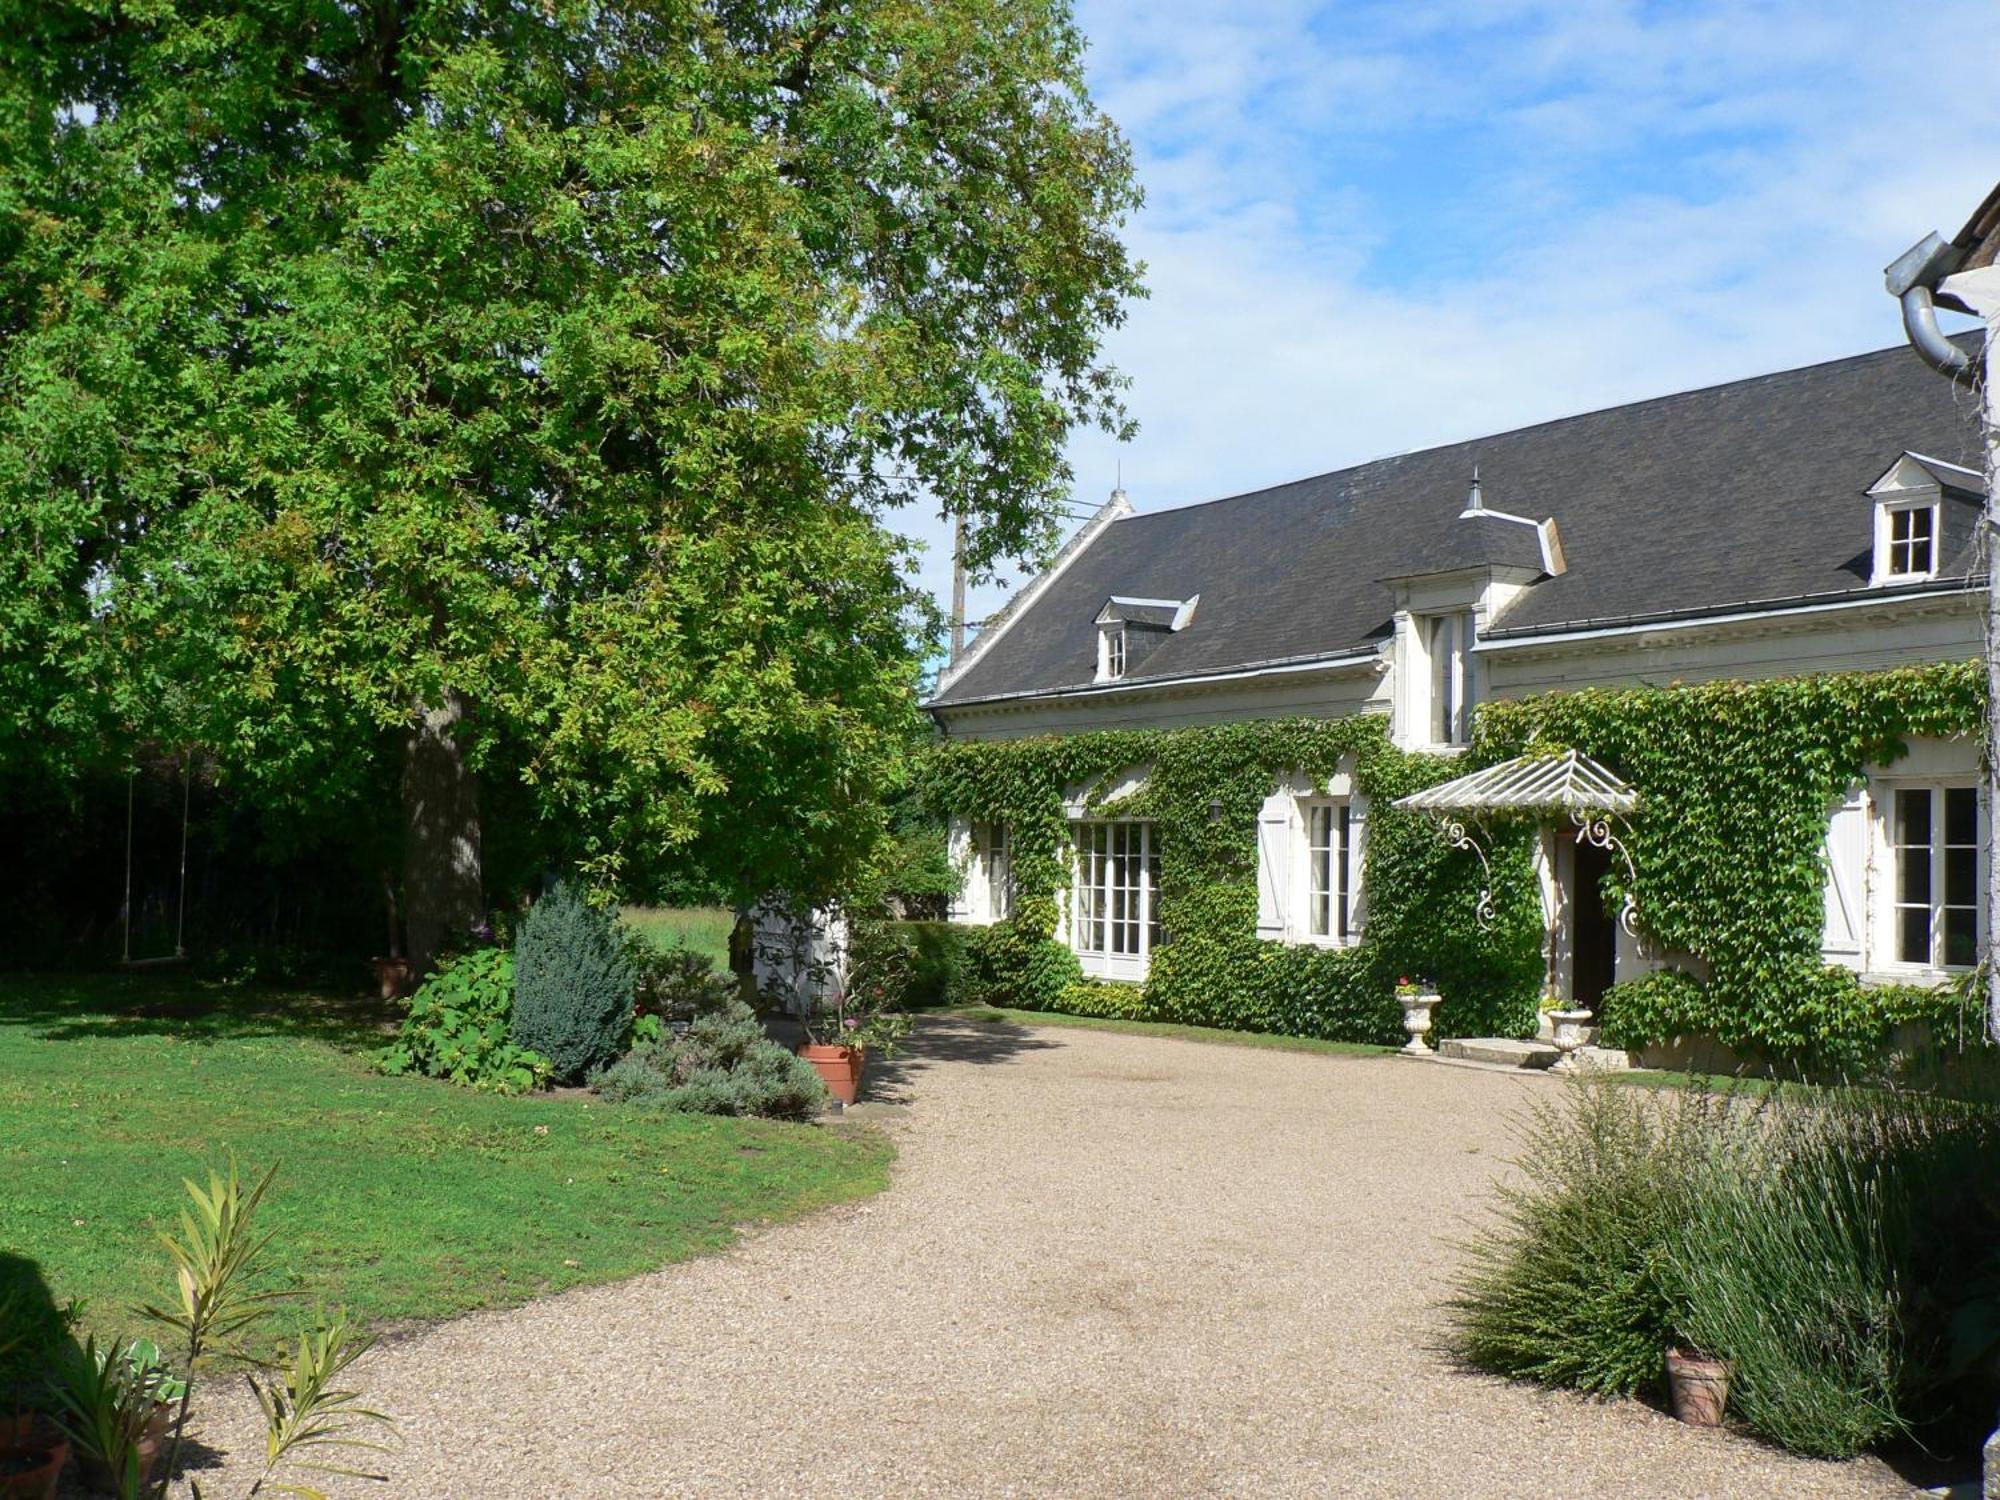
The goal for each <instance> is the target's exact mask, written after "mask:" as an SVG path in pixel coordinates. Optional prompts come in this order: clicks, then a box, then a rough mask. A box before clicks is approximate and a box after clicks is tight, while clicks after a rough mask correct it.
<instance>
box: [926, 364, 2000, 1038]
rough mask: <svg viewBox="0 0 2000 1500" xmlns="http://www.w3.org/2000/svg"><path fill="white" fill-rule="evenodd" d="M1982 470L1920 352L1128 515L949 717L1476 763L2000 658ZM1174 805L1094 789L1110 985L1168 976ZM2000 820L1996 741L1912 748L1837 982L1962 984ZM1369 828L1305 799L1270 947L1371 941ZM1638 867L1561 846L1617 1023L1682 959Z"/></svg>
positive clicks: (1561, 988)
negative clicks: (1633, 892)
mask: <svg viewBox="0 0 2000 1500" xmlns="http://www.w3.org/2000/svg"><path fill="white" fill-rule="evenodd" d="M1978 441H1979V439H1978V428H1977V425H1976V412H1975V411H1974V410H1973V409H1972V407H1971V405H1970V404H1969V403H1967V402H1964V401H1962V400H1961V399H1960V398H1959V397H1958V396H1957V394H1956V393H1955V391H1954V389H1953V388H1952V387H1951V386H1950V385H1949V384H1948V383H1947V382H1945V381H1943V380H1940V379H1939V378H1938V377H1937V376H1936V375H1935V374H1933V373H1932V372H1931V371H1930V370H1929V369H1927V368H1925V367H1924V366H1923V365H1922V364H1921V363H1920V362H1919V360H1918V358H1917V356H1916V355H1915V354H1914V353H1912V352H1911V351H1910V350H1909V349H1908V348H1907V347H1903V346H1899V347H1897V348H1894V349H1889V350H1883V351H1880V352H1877V353H1872V354H1864V355H1860V356H1857V357H1854V358H1849V359H1843V360H1837V361H1834V362H1832V363H1828V364H1821V365H1814V366H1811V367H1809V368H1805V369H1798V370H1790V371H1785V372H1782V373H1779V374H1775V375H1767V376H1762V377H1759V378H1756V379H1752V380H1743V381H1737V382H1733V383H1731V384H1727V385H1721V386H1715V387H1711V388H1708V389H1704V390H1696V391H1688V392H1683V393H1680V394H1676V395H1670V396H1665V397H1661V398H1659V399H1656V400H1650V401H1642V402H1638V403H1634V404H1632V405H1627V406H1620V407H1616V408H1613V409H1610V410H1606V411H1599V412H1593V413H1589V414H1587V415H1583V416H1577V417H1570V418H1566V419H1563V420H1561V421H1555V422H1547V423H1543V424H1540V425H1538V426H1534V427H1528V428H1523V429H1520V430H1519V431H1515V432H1506V433H1500V434H1496V435H1493V436H1490V437H1485V438H1481V439H1479V440H1477V441H1475V442H1465V443H1456V444H1451V445H1448V446H1444V447H1438V448H1431V449H1427V450H1423V451H1419V452H1414V453H1408V454H1402V455H1398V456H1396V457H1392V458H1386V459H1381V460H1377V461H1375V462H1372V463H1366V464H1362V465H1359V466H1357V467H1354V468H1350V469H1343V470H1339V471H1336V472H1334V473H1329V474H1324V475H1320V476H1317V477H1314V478H1310V479H1304V480H1300V481H1298V482H1296V483H1291V484H1284V485H1279V486H1276V487H1273V488H1270V489H1265V490H1259V491H1256V492H1254V493H1250V494H1243V495H1236V496H1231V497H1229V498H1226V499H1219V500H1214V501H1210V502H1208V503H1206V504H1201V505H1194V506H1189V507H1186V508H1183V509H1177V510H1166V511H1160V512H1155V513H1150V514H1139V513H1136V512H1135V511H1134V510H1133V508H1132V506H1131V505H1130V504H1129V502H1128V501H1127V499H1126V497H1125V495H1124V494H1123V493H1122V492H1118V493H1114V494H1113V495H1112V497H1111V499H1110V501H1109V502H1108V503H1107V504H1105V505H1104V506H1103V508H1102V509H1101V510H1099V511H1098V513H1097V514H1096V515H1095V516H1094V517H1093V518H1092V519H1091V521H1090V522H1089V523H1088V524H1086V525H1085V526H1084V527H1083V528H1082V530H1081V531H1080V532H1079V533H1078V534H1077V535H1076V537H1075V538H1074V539H1073V540H1072V541H1071V542H1070V543H1069V545H1068V546H1067V547H1066V548H1065V549H1064V550H1063V551H1062V552H1061V553H1060V554H1059V555H1058V556H1057V557H1056V559H1055V560H1054V562H1053V563H1052V565H1051V566H1050V567H1049V568H1048V569H1047V571H1045V572H1044V573H1043V574H1042V575H1041V576H1040V577H1038V578H1036V579H1035V580H1033V581H1032V582H1031V583H1029V584H1028V585H1027V586H1026V587H1025V588H1023V589H1022V590H1021V591H1020V592H1019V593H1018V594H1017V595H1016V596H1015V597H1014V598H1013V600H1012V601H1010V602H1009V604H1008V605H1007V607H1006V608H1005V609H1004V610H1002V611H1000V612H999V613H998V614H997V615H996V616H995V617H994V618H993V619H992V620H990V621H989V622H988V623H987V624H986V626H985V628H984V629H983V630H981V631H980V633H979V634H978V636H977V637H976V638H975V639H974V641H973V642H972V644H971V645H970V647H969V648H968V649H967V650H966V651H965V653H964V654H963V655H962V656H961V657H960V658H959V659H958V660H957V661H956V662H954V663H953V664H952V665H951V666H950V667H949V668H948V669H947V670H946V671H945V672H944V673H943V674H942V675H941V677H940V680H939V684H938V688H937V691H936V693H935V695H934V696H933V697H932V699H931V700H930V702H929V703H928V704H927V707H928V708H929V710H930V712H931V714H932V716H933V717H934V719H935V721H936V723H937V725H938V726H939V729H940V731H941V732H942V733H943V734H945V735H947V736H951V737H963V738H973V739H1000V738H1007V737H1012V736H1022V735H1048V734H1080V733H1088V732H1092V731H1098V730H1106V729H1129V728H1161V727H1172V726H1181V725H1192V724H1205V723H1216V722H1221V721H1227V720H1233V719H1259V718H1281V717H1292V716H1299V715H1308V716H1318V715H1323V716H1343V715H1350V714H1376V715H1383V716H1386V718H1387V719H1388V724H1389V733H1390V735H1391V737H1392V738H1393V740H1394V741H1395V742H1396V743H1397V744H1398V745H1400V746H1402V747H1405V748H1410V749H1419V748H1421V749H1436V750H1442V751H1445V752H1447V753H1455V752H1457V751H1459V750H1461V749H1462V748H1463V747H1464V746H1465V744H1466V742H1467V739H1468V737H1469V735H1470V730H1471V724H1472V717H1473V715H1474V714H1475V713H1476V711H1477V708H1478V705H1479V704H1480V703H1482V702H1486V701H1490V700H1495V699H1503V698H1513V697H1519V696H1525V695H1529V694H1539V693H1547V692H1551V691H1561V690H1566V689H1575V688H1581V687H1586V686H1603V685H1619V684H1635V683H1658V684H1665V683H1671V682H1692V681H1698V680H1707V679H1718V678H1738V679H1754V678H1763V677H1771V676H1781V675H1793V674H1799V673H1810V672H1823V671H1834V670H1858V669H1868V668H1881V667H1891V666H1901V665H1911V664H1920V663H1930V662H1940V661H1964V660H1970V659H1973V658H1975V657H1977V656H1978V654H1979V651H1980V644H1981V608H1982V605H1983V598H1982V585H1981V583H1980V581H1979V577H1978V576H1977V575H1978V572H1979V569H1978V568H1977V567H1976V566H1975V560H1974V555H1973V554H1974V527H1975V522H1976V520H1977V518H1978V514H1979V507H1980V503H1981V501H1982V498H1983V488H1984V487H1983V480H1982V477H1981V474H1980V472H1979V470H1978V468H1977V467H1976V466H1977V465H1978V464H1979V462H1980V457H1979V449H1978ZM1144 774H1145V768H1144V767H1134V768H1132V770H1131V772H1130V773H1129V775H1128V776H1127V778H1126V784H1125V786H1124V787H1120V788H1114V789H1112V792H1111V795H1110V796H1109V797H1106V798H1104V799H1102V802H1101V805H1099V806H1098V807H1097V809H1096V810H1095V811H1093V812H1091V813H1090V814H1089V815H1088V816H1086V815H1085V807H1084V802H1083V793H1084V790H1085V789H1083V788H1076V789H1074V791H1075V794H1076V795H1075V798H1074V800H1073V803H1072V807H1071V813H1072V817H1073V820H1074V824H1073V846H1074V854H1073V860H1072V870H1073V877H1072V884H1071V889H1070V892H1069V897H1068V900H1067V902H1066V904H1065V907H1064V911H1063V922H1062V936H1063V939H1064V940H1065V941H1066V942H1068V943H1069V945H1070V946H1071V947H1072V948H1074V949H1075V950H1076V952H1077V954H1078V956H1079V958H1080V959H1081V961H1082V963H1083V966H1084V969H1085V971H1086V972H1087V973H1091V974H1094V975H1098V976H1102V977H1107V978H1114V979H1139V978H1143V977H1144V975H1145V973H1146V969H1147V964H1148V960H1149V955H1150V952H1151V946H1152V944H1153V943H1154V942H1155V941H1157V938H1158V921H1157V908H1156V900H1155V898H1156V895H1157V879H1158V853H1157V831H1156V830H1154V829H1153V828H1151V827H1150V826H1149V825H1147V824H1146V823H1144V822H1141V821H1135V820H1129V819H1121V818H1119V817H1118V815H1117V802H1118V798H1119V796H1120V794H1121V793H1122V791H1124V790H1129V789H1130V788H1132V787H1136V786H1138V785H1140V784H1142V782H1143V778H1144ZM1982 797H1983V794H1982V792H1981V791H1980V771H1979V751H1978V746H1977V744H1976V743H1975V741H1974V740H1973V739H1971V738H1967V739H1964V740H1959V741H1952V742H1931V743H1917V744H1915V745H1913V746H1912V750H1911V753H1910V754H1909V755H1908V756H1906V757H1904V758H1903V759H1901V760H1898V761H1897V762H1895V763H1894V764H1893V765H1884V766H1879V767H1874V768H1871V770H1870V772H1869V774H1868V775H1867V776H1866V777H1865V778H1864V779H1863V781H1861V782H1860V783H1858V784H1857V785H1856V786H1854V787H1853V788H1852V789H1851V791H1850V793H1849V795H1848V796H1847V797H1846V798H1844V799H1843V800H1841V801H1840V802H1839V803H1838V805H1836V806H1834V807H1832V808H1830V809H1829V810H1828V830H1827V864H1828V880H1827V887H1826V922H1825V932H1824V935H1823V941H1822V951H1823V953H1824V955H1825V957H1826V959H1827V960H1828V961H1829V962H1831V963H1837V964H1841V965H1845V966H1847V967H1850V968H1852V969H1854V970H1856V971H1858V972H1860V973H1862V974H1863V975H1864V976H1871V977H1873V976H1879V977H1882V978H1892V977H1893V978H1894V979H1897V980H1901V981H1910V982H1930V981H1935V980H1937V979H1940V978H1943V977H1945V976H1946V975H1947V974H1949V973H1951V972H1953V971H1956V970H1959V969H1961V968H1963V967H1968V966H1970V965H1971V964H1972V963H1973V962H1975V961H1976V957H1977V954H1978V952H1979V950H1980V947H1981V945H1982V943H1983V929H1984V924H1985V922H1986V920H1987V917H1986V913H1985V912H1984V911H1983V909H1982V902H1981V899H1980V896H1979V893H1980V892H1981V891H1982V890H1983V889H1984V888H1985V878H1984V863H1985V861H1986V859H1987V857H1988V856H1987V845H1988V836H1987V828H1988V823H1989V818H1988V814H1987V810H1986V809H1985V807H1984V806H1983V805H1982ZM1368 812H1369V809H1368V807H1367V800H1366V798H1365V797H1363V796H1361V795H1359V794H1358V792H1357V790H1356V789H1355V787H1354V786H1353V785H1352V781H1351V778H1350V776H1349V775H1347V774H1346V773H1345V772H1343V774H1340V775H1336V776H1335V777H1334V778H1333V779H1332V780H1331V781H1330V782H1328V783H1326V784H1324V785H1308V784H1304V783H1302V782H1292V783H1287V784H1280V785H1273V786H1272V788H1271V791H1270V796H1269V798H1268V799H1267V801H1266V802H1265V804H1264V808H1263V812H1262V816H1261V819H1260V822H1259V828H1258V842H1257V852H1258V886H1259V912H1258V931H1259V933H1260V935H1262V936H1264V937H1265V938H1267V939H1269V940H1271V941H1273V942H1284V943H1322V944H1332V945H1341V944H1349V943H1355V942H1358V941H1359V940H1360V938H1361V935H1362V933H1363V931H1364V930H1365V927H1366V923H1367V905H1368V902H1367V895H1368V893H1367V891H1366V889H1365V883H1364V881H1363V879H1362V875H1363V868H1364V866H1363V857H1362V856H1363V852H1364V850H1365V848H1366V841H1367V824H1368ZM1745 836H1746V837H1755V832H1754V830H1752V829H1746V831H1745ZM953 839H954V850H955V853H956V854H957V856H958V857H959V858H960V859H961V860H962V862H963V867H964V868H965V869H966V870H967V871H968V878H967V882H966V886H965V889H964V891H963V893H962V896H961V899H960V900H959V902H958V903H957V905H956V907H955V908H954V911H953V913H952V916H953V920H955V921H959V922H968V923H985V922H991V921H994V920H996V919H998V918H1000V917H1003V916H1005V915H1006V913H1007V899H1008V896H1007V893H1008V868H1007V864H1008V850H1007V831H1006V829H1005V828H1002V827H994V826H988V825H972V824H967V823H964V822H960V823H958V824H957V825H956V826H955V827H954V829H953ZM1608 857H1609V856H1608V855H1607V854H1606V853H1605V852H1604V851H1602V850H1599V849H1597V848H1594V847H1593V846H1591V845H1590V844H1589V843H1587V842H1583V843H1579V842H1578V841H1576V840H1574V839H1572V838H1566V837H1558V836H1550V837H1547V838H1546V839H1545V841H1544V845H1543V858H1542V861H1541V863H1542V867H1543V880H1544V893H1545V904H1546V907H1547V911H1548V915H1549V924H1550V941H1549V960H1550V981H1551V984H1552V985H1553V986H1554V987H1555V988H1556V989H1557V991H1558V992H1559V993H1561V994H1563V995H1564V996H1565V997H1566V998H1570V999H1572V1000H1573V1001H1574V1002H1576V1003H1581V1004H1585V1005H1590V1004H1594V1002H1595V1001H1596V999H1597V997H1598V995H1599V994H1601V993H1602V991H1603V989H1604V988H1605V987H1606V986H1607V985H1609V984H1610V983H1612V982H1614V981H1615V980H1617V979H1622V978H1629V977H1631V976H1633V975H1634V974H1635V973H1637V972H1639V971H1641V969H1642V968H1643V967H1645V966H1646V965H1648V964H1649V963H1651V962H1654V961H1655V960H1654V959H1653V958H1651V957H1649V956H1648V955H1646V954H1645V953H1643V952H1642V951H1641V949H1640V947H1639V945H1638V944H1637V943H1636V942H1635V941H1634V940H1633V939H1631V938H1630V937H1628V936H1627V935H1626V934H1625V933H1624V932H1623V931H1621V930H1620V929H1619V928H1618V926H1617V924H1616V923H1615V922H1614V920H1613V917H1614V915H1615V914H1613V913H1610V912H1607V911H1606V910H1605V909H1604V902H1603V900H1602V898H1601V895H1600V886H1599V877H1600V876H1601V875H1602V874H1603V872H1604V868H1605V867H1604V864H1603V861H1604V860H1605V859H1606V858H1608Z"/></svg>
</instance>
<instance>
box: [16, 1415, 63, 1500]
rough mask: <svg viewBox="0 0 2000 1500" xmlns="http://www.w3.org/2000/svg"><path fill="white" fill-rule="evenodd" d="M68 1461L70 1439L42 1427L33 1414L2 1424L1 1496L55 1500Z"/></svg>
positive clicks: (20, 1499) (32, 1499) (19, 1499)
mask: <svg viewBox="0 0 2000 1500" xmlns="http://www.w3.org/2000/svg"><path fill="white" fill-rule="evenodd" d="M68 1462H69V1439H67V1438H65V1437H62V1436H59V1435H58V1434H55V1433H52V1432H43V1431H41V1430H39V1429H38V1428H37V1426H36V1424H35V1421H34V1419H33V1418H32V1417H21V1418H19V1419H17V1420H15V1421H11V1422H4V1423H0V1497H4V1500H55V1493H56V1482H57V1481H58V1480H59V1479H60V1478H61V1477H62V1471H63V1465H64V1464H66V1463H68Z"/></svg>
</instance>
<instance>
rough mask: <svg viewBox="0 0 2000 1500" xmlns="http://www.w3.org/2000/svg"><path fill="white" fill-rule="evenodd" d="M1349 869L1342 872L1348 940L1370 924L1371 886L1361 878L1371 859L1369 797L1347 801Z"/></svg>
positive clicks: (1344, 852)
mask: <svg viewBox="0 0 2000 1500" xmlns="http://www.w3.org/2000/svg"><path fill="white" fill-rule="evenodd" d="M1342 854H1343V857H1344V858H1345V859H1346V861H1347V868H1346V870H1344V871H1343V872H1342V873H1343V874H1344V875H1345V876H1346V877H1347V889H1348V893H1349V894H1348V898H1347V935H1348V937H1349V939H1350V940H1351V939H1355V938H1359V937H1360V936H1361V930H1362V929H1363V928H1364V927H1366V926H1367V925H1368V886H1367V884H1366V882H1364V881H1363V880H1362V878H1361V871H1362V866H1363V864H1364V863H1365V862H1366V860H1367V858H1368V799H1367V798H1366V797H1356V798H1355V799H1354V800H1353V801H1352V802H1350V803H1349V804H1348V812H1347V848H1346V849H1345V850H1344V851H1342Z"/></svg>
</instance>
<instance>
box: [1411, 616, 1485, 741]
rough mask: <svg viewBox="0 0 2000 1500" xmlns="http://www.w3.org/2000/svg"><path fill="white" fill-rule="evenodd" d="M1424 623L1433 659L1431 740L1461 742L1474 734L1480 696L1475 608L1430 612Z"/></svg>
mask: <svg viewBox="0 0 2000 1500" xmlns="http://www.w3.org/2000/svg"><path fill="white" fill-rule="evenodd" d="M1421 624H1422V628H1423V629H1424V631H1425V638H1424V650H1425V654H1426V656H1427V657H1428V658H1429V661H1430V736H1431V743H1432V744H1434V745H1462V744H1464V743H1465V742H1466V741H1467V740H1469V739H1471V737H1472V708H1473V703H1474V701H1475V698H1476V696H1477V695H1476V693H1475V691H1474V682H1473V676H1472V648H1473V645H1474V644H1475V634H1474V628H1473V622H1472V611H1471V610H1469V609H1468V610H1460V611H1458V612H1457V613H1455V614H1449V615H1430V616H1427V617H1425V618H1424V620H1423V621H1422V622H1421Z"/></svg>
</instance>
